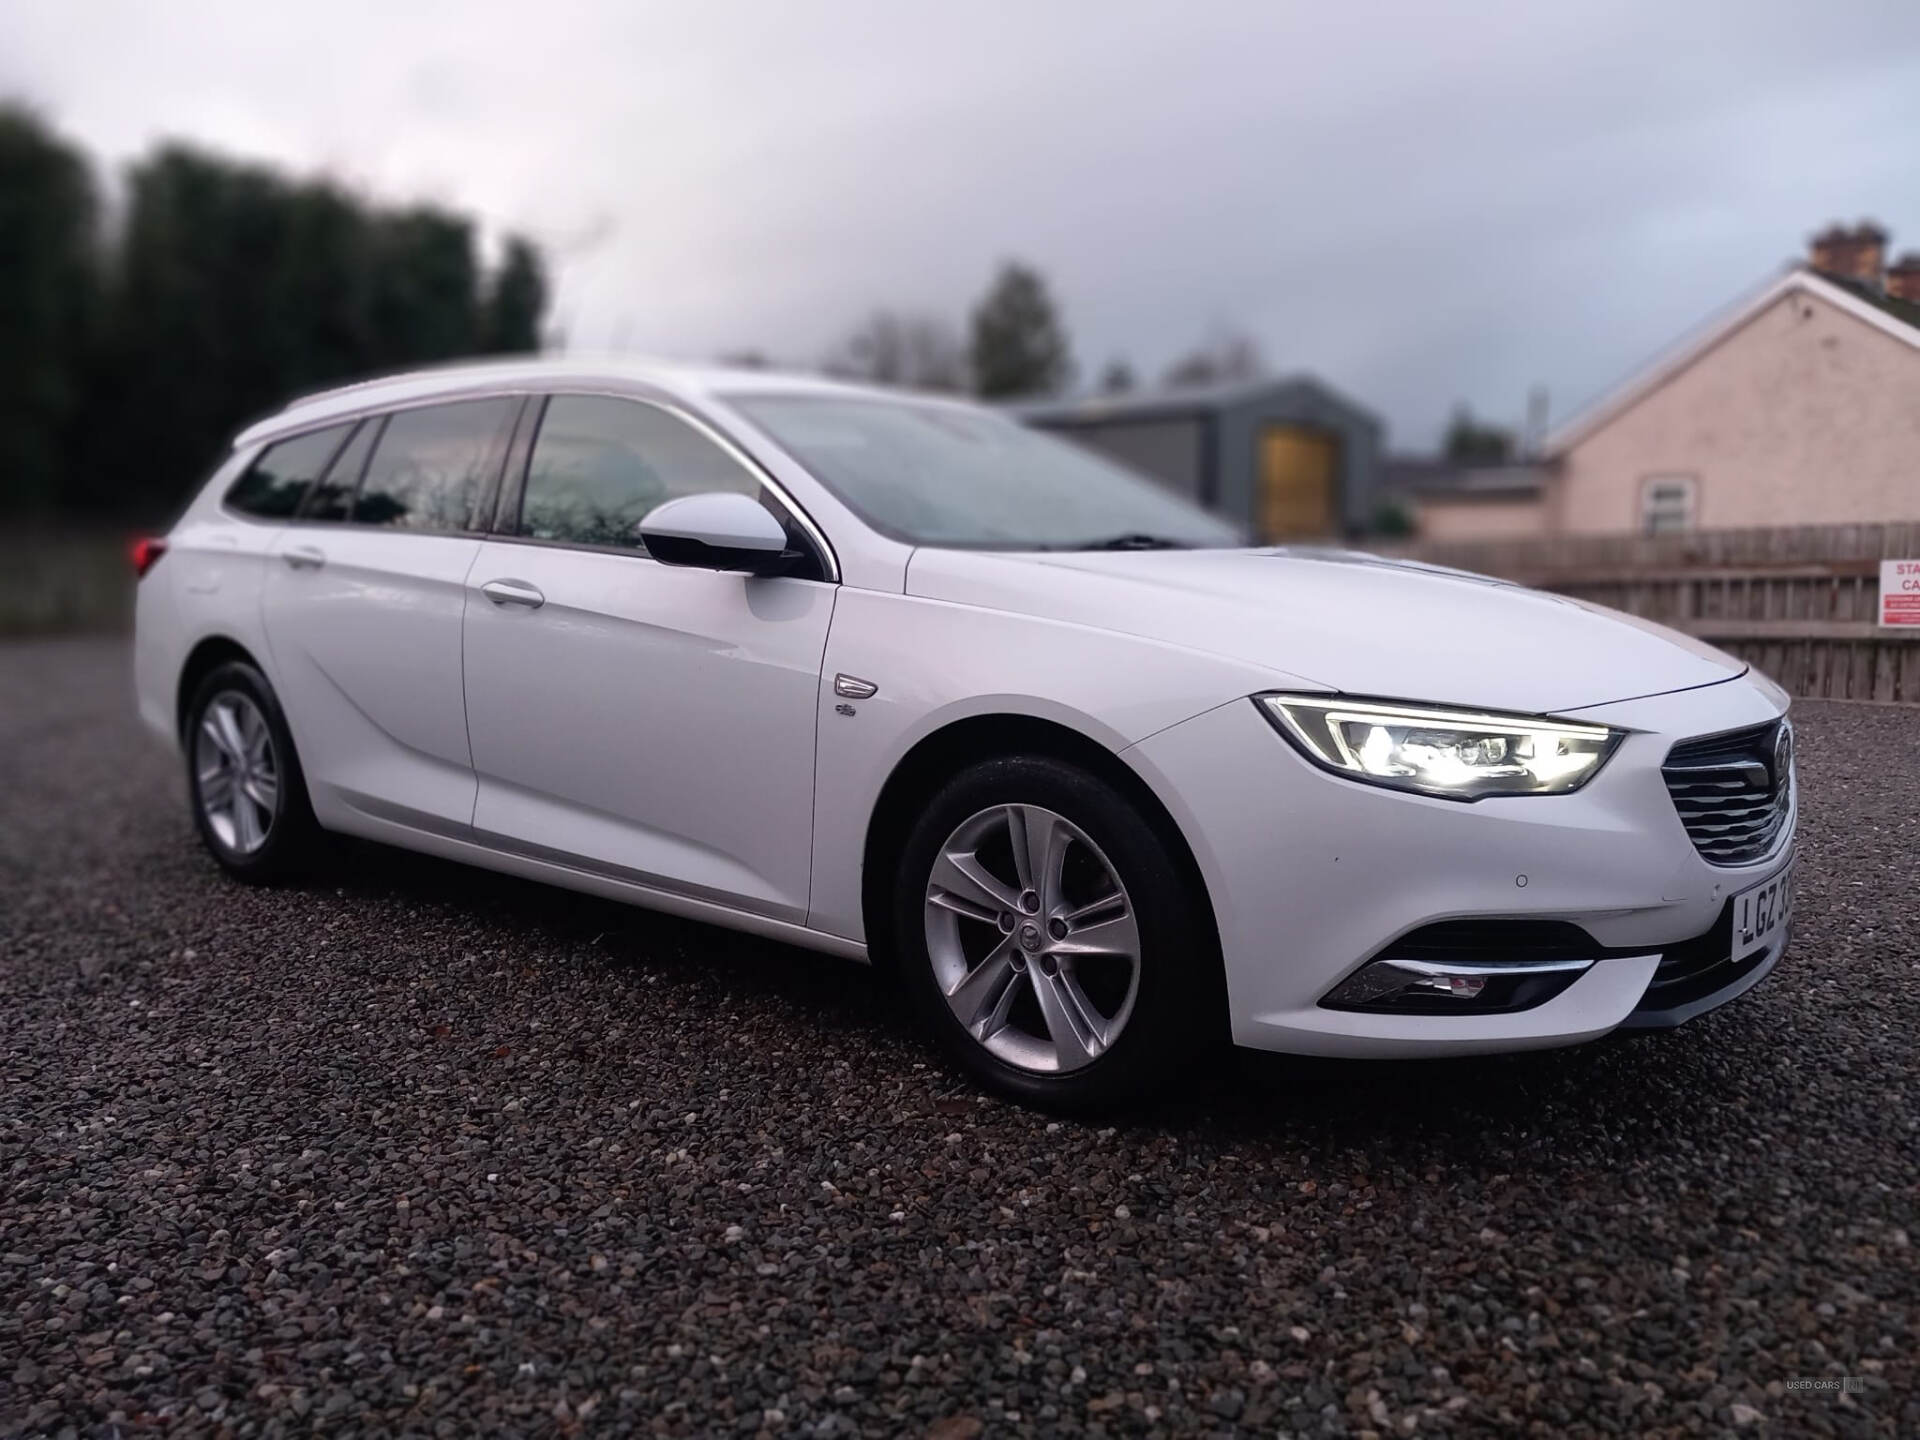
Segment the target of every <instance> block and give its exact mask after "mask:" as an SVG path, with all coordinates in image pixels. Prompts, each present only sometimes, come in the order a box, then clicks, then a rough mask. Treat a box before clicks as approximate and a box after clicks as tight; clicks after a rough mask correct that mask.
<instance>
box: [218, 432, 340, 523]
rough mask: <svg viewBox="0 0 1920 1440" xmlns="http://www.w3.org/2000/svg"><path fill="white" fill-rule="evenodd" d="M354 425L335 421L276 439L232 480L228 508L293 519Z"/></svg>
mask: <svg viewBox="0 0 1920 1440" xmlns="http://www.w3.org/2000/svg"><path fill="white" fill-rule="evenodd" d="M352 428H353V427H352V426H351V425H332V426H329V427H328V428H326V429H325V430H310V431H308V432H307V433H306V434H305V435H295V436H292V437H290V438H289V439H286V440H277V441H275V442H274V443H273V444H271V445H269V446H268V447H267V448H266V449H265V450H262V451H261V452H260V458H259V459H257V460H255V461H254V462H253V464H251V465H249V466H248V467H247V473H246V474H244V475H242V476H241V477H240V478H239V479H238V480H236V481H234V482H233V485H232V486H231V487H230V488H229V489H228V491H227V494H226V506H227V508H228V509H229V510H235V511H238V512H239V513H240V514H242V515H251V516H254V517H255V518H257V519H261V520H286V519H290V518H291V517H292V516H293V513H294V512H295V511H296V510H298V509H299V508H300V500H301V497H302V496H304V495H305V494H306V493H307V487H308V486H309V485H311V484H312V483H313V482H314V481H315V480H316V479H318V478H319V476H320V474H321V472H323V471H324V470H325V469H326V468H327V462H328V461H330V460H331V459H333V456H334V452H335V451H337V450H338V449H339V448H340V443H341V442H342V441H343V440H345V439H346V438H347V432H348V431H349V430H351V429H352Z"/></svg>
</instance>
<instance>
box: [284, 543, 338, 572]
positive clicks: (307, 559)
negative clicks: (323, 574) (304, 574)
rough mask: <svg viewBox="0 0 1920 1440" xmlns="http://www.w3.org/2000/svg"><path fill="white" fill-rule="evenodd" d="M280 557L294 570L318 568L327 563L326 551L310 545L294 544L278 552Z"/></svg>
mask: <svg viewBox="0 0 1920 1440" xmlns="http://www.w3.org/2000/svg"><path fill="white" fill-rule="evenodd" d="M280 558H281V559H282V560H284V561H286V562H287V564H289V565H291V566H292V567H293V568H294V569H295V570H318V569H319V568H320V567H321V566H322V565H324V564H326V563H327V556H326V552H325V551H323V550H319V549H317V548H315V547H314V546H312V545H296V546H294V547H293V548H292V549H291V550H283V551H281V552H280Z"/></svg>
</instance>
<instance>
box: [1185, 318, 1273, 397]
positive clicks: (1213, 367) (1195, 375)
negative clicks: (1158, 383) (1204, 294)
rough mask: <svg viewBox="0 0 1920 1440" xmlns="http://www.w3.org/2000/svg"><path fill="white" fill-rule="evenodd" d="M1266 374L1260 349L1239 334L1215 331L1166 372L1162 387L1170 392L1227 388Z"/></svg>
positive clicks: (1242, 334)
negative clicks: (1197, 388)
mask: <svg viewBox="0 0 1920 1440" xmlns="http://www.w3.org/2000/svg"><path fill="white" fill-rule="evenodd" d="M1266 373H1267V362H1266V360H1265V358H1264V357H1262V355H1261V354H1260V346H1259V343H1258V342H1257V341H1255V340H1254V338H1253V337H1252V336H1251V335H1248V334H1247V333H1246V332H1245V331H1241V330H1218V331H1215V332H1214V334H1213V335H1211V336H1210V337H1208V339H1207V340H1206V341H1205V342H1204V343H1202V344H1201V345H1200V346H1198V347H1197V348H1196V349H1194V350H1193V351H1192V352H1190V353H1189V354H1187V355H1185V356H1182V357H1181V358H1180V359H1179V360H1176V361H1175V362H1174V363H1173V365H1172V366H1171V367H1169V368H1168V370H1167V373H1166V376H1165V379H1164V380H1163V381H1162V383H1163V384H1165V385H1167V386H1168V387H1169V388H1173V389H1186V388H1188V387H1191V386H1195V385H1227V384H1232V383H1233V382H1235V381H1240V380H1257V379H1259V378H1260V377H1261V376H1262V375H1264V374H1266Z"/></svg>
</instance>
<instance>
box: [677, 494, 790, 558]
mask: <svg viewBox="0 0 1920 1440" xmlns="http://www.w3.org/2000/svg"><path fill="white" fill-rule="evenodd" d="M640 543H641V544H643V545H645V546H646V547H647V553H648V554H649V555H651V556H652V557H653V558H654V559H656V560H658V561H659V562H660V563H661V564H663V565H691V566H696V567H698V568H700V569H702V570H744V571H746V572H747V573H748V574H749V575H778V574H781V573H782V572H784V571H785V570H787V569H788V568H790V567H791V565H792V564H793V562H794V561H795V560H796V559H797V558H798V555H797V554H796V552H794V551H793V550H791V549H789V548H788V545H787V530H786V527H785V526H784V525H782V524H781V523H780V522H779V521H778V520H776V519H775V518H774V517H773V516H772V515H771V514H769V513H768V511H767V508H766V507H765V506H764V505H762V504H761V503H760V502H759V501H757V500H754V499H752V498H750V497H748V496H746V495H742V494H740V493H738V492H737V491H731V490H719V491H714V492H713V493H711V494H707V495H682V496H681V497H680V498H679V499H678V500H669V501H667V503H666V504H664V505H657V506H655V507H654V508H653V509H652V510H650V511H648V512H647V516H646V518H645V519H644V520H642V521H641V522H640Z"/></svg>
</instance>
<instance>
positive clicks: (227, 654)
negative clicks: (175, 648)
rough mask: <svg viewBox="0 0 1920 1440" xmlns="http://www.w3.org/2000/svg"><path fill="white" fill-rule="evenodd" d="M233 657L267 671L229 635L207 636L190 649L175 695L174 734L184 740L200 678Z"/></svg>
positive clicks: (263, 671)
mask: <svg viewBox="0 0 1920 1440" xmlns="http://www.w3.org/2000/svg"><path fill="white" fill-rule="evenodd" d="M234 660H238V661H240V662H241V663H243V664H246V665H251V666H253V668H254V669H256V670H259V671H260V672H261V673H262V674H265V673H266V671H265V668H264V667H263V666H262V665H261V664H260V662H259V660H258V659H256V658H255V657H254V654H253V652H252V651H250V650H248V649H247V647H246V646H244V645H242V644H241V643H240V642H239V641H238V640H235V639H234V638H233V637H232V636H229V635H207V636H204V637H202V638H201V639H200V640H199V641H198V642H197V643H196V644H195V645H194V647H193V649H191V650H189V651H188V652H187V658H186V661H185V663H184V664H182V665H181V667H180V683H179V686H178V687H177V688H176V690H175V692H174V698H173V729H174V734H176V735H178V736H180V737H181V739H182V741H183V742H184V740H185V737H186V730H187V707H188V706H189V705H191V704H192V703H193V692H194V691H196V690H198V689H199V688H200V682H201V681H202V680H204V679H206V677H207V676H209V675H211V674H212V673H213V672H214V671H215V670H217V669H218V668H219V667H220V666H222V665H225V664H227V663H228V662H230V661H234Z"/></svg>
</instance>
